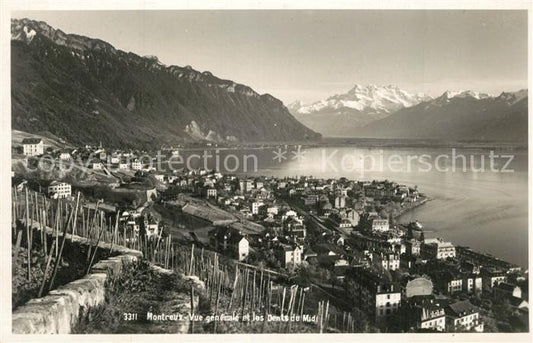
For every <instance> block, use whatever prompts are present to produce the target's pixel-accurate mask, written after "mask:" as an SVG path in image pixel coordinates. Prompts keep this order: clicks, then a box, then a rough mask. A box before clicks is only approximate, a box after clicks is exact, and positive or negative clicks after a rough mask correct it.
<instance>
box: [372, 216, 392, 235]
mask: <svg viewBox="0 0 533 343" xmlns="http://www.w3.org/2000/svg"><path fill="white" fill-rule="evenodd" d="M372 231H380V232H385V231H389V220H388V219H374V220H372Z"/></svg>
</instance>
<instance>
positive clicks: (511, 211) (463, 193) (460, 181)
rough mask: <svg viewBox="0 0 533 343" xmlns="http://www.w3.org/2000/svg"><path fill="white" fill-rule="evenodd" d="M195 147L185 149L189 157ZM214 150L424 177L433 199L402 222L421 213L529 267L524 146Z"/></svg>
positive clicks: (431, 230)
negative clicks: (520, 148) (500, 147)
mask: <svg viewBox="0 0 533 343" xmlns="http://www.w3.org/2000/svg"><path fill="white" fill-rule="evenodd" d="M193 153H194V152H192V151H186V152H183V153H182V155H183V157H184V158H185V159H186V158H187V157H188V156H190V155H191V154H193ZM196 153H198V154H201V152H198V151H197V152H196ZM212 155H213V157H212V158H211V160H208V162H207V164H205V165H206V166H207V167H209V168H213V167H214V166H215V164H216V165H217V166H218V169H219V170H221V171H222V172H236V173H242V172H244V171H245V172H247V173H248V174H254V175H270V176H302V175H312V176H314V177H321V178H332V177H335V178H339V177H346V178H349V179H354V180H385V179H387V180H391V181H396V182H398V183H401V184H406V185H408V186H414V185H417V186H418V188H419V190H420V191H421V192H422V193H425V194H426V195H427V196H428V197H429V198H431V201H429V202H428V203H426V204H425V205H422V206H420V207H418V208H417V209H415V210H413V211H411V212H409V213H406V214H404V215H403V216H401V217H400V218H399V219H400V221H401V222H409V221H412V220H419V221H420V222H421V223H422V224H423V225H424V229H425V230H426V231H427V233H426V237H434V236H438V237H442V238H444V239H447V240H450V241H452V242H453V243H454V244H457V245H466V246H470V247H471V248H473V249H475V250H478V251H482V252H488V253H491V254H493V255H494V256H497V257H500V258H503V259H504V260H507V261H509V262H512V263H516V264H519V265H521V266H523V267H527V264H528V156H527V151H526V150H524V149H522V150H513V149H510V148H502V149H494V151H493V153H492V156H491V150H490V149H489V148H464V147H462V148H457V149H454V150H452V148H449V147H446V148H423V147H415V148H412V147H401V148H394V147H379V148H371V147H369V148H366V147H361V146H358V147H348V146H342V147H338V148H337V147H332V146H328V147H325V148H320V147H312V148H304V147H302V148H298V147H297V146H285V145H281V146H279V147H272V148H264V149H249V150H221V151H218V152H216V153H215V152H212ZM511 156H512V158H511ZM217 159H218V163H217V161H215V160H217ZM194 160H197V161H196V162H199V161H200V158H194V159H191V161H194ZM225 162H226V163H225ZM245 162H246V163H245ZM193 164H194V163H193ZM197 164H198V163H197ZM245 164H246V166H245ZM482 167H483V168H482ZM244 169H245V170H244Z"/></svg>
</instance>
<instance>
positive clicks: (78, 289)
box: [12, 247, 142, 334]
mask: <svg viewBox="0 0 533 343" xmlns="http://www.w3.org/2000/svg"><path fill="white" fill-rule="evenodd" d="M100 248H103V247H100ZM117 250H119V249H117ZM120 250H121V249H120ZM128 250H130V249H128ZM140 258H142V253H141V252H140V251H135V250H131V251H130V252H129V253H128V254H123V255H119V256H116V257H110V258H109V259H106V260H102V261H100V262H98V263H96V264H94V266H93V267H92V268H91V271H90V273H89V274H88V275H87V276H85V277H83V278H82V279H79V280H75V281H72V282H70V283H68V284H66V285H64V286H60V287H58V288H57V289H55V290H53V291H50V292H49V293H48V295H46V296H44V297H42V298H37V299H32V300H30V301H29V302H28V303H26V304H25V305H23V306H21V307H19V308H17V309H16V310H15V311H14V312H13V315H12V332H13V333H14V334H68V333H70V331H71V328H72V327H73V326H74V325H75V324H76V323H77V322H78V320H79V317H80V316H83V315H84V314H85V313H87V311H88V310H89V309H90V308H91V307H94V306H98V305H100V304H103V303H104V301H105V282H106V280H107V279H108V278H109V277H119V276H120V275H121V272H122V268H123V267H124V265H126V264H128V263H134V262H135V261H137V260H138V259H140Z"/></svg>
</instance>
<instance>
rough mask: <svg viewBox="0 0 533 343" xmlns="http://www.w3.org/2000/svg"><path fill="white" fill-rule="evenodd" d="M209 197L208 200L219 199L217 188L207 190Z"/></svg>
mask: <svg viewBox="0 0 533 343" xmlns="http://www.w3.org/2000/svg"><path fill="white" fill-rule="evenodd" d="M207 197H208V198H216V197H217V190H216V188H208V189H207Z"/></svg>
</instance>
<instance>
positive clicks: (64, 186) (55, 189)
mask: <svg viewBox="0 0 533 343" xmlns="http://www.w3.org/2000/svg"><path fill="white" fill-rule="evenodd" d="M48 195H49V196H51V197H54V198H56V199H63V198H70V197H71V196H72V187H71V186H70V184H68V183H66V182H59V181H52V183H50V186H48Z"/></svg>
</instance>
